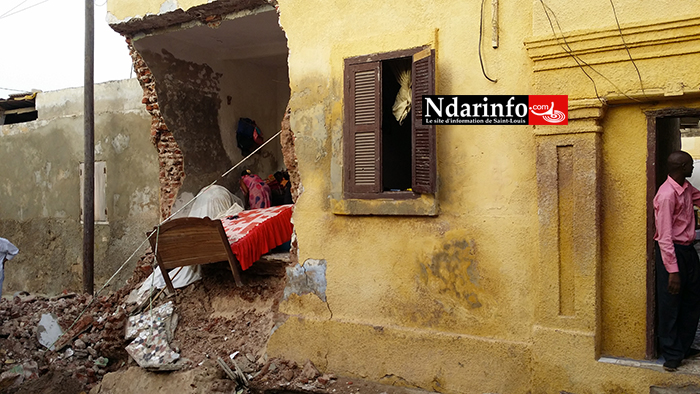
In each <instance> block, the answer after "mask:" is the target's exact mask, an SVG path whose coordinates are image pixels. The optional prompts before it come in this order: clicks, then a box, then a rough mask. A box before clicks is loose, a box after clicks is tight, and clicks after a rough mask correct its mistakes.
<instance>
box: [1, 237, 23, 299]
mask: <svg viewBox="0 0 700 394" xmlns="http://www.w3.org/2000/svg"><path fill="white" fill-rule="evenodd" d="M17 253H19V249H18V248H17V247H16V246H15V245H13V244H12V242H10V241H8V240H7V239H5V238H0V295H2V282H3V281H4V280H5V262H6V261H9V260H12V258H13V257H15V256H16V255H17Z"/></svg>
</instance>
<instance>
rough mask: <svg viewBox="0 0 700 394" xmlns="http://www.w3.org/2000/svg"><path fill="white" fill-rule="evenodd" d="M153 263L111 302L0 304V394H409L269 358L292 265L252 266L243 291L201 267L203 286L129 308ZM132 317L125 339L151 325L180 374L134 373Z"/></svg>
mask: <svg viewBox="0 0 700 394" xmlns="http://www.w3.org/2000/svg"><path fill="white" fill-rule="evenodd" d="M153 262H154V259H153V255H152V254H150V253H148V254H146V255H145V256H144V257H143V258H142V259H141V260H140V261H139V263H138V264H137V266H136V268H135V270H134V274H133V276H132V277H131V278H130V279H129V281H128V282H127V285H126V286H124V287H122V288H121V289H119V290H117V291H115V292H113V293H112V294H110V295H108V296H99V297H97V298H95V299H93V297H91V296H86V295H80V294H73V293H66V294H61V295H60V296H56V297H44V296H41V295H28V294H18V295H17V296H16V297H14V298H12V299H2V300H0V394H5V393H7V394H25V393H32V394H37V393H38V394H43V393H47V394H48V393H51V394H77V393H80V392H88V391H89V392H90V393H91V394H98V393H110V394H119V393H134V392H149V393H151V394H158V393H168V392H182V393H192V394H196V393H237V394H241V393H275V392H276V393H281V392H309V393H319V394H320V393H326V394H330V393H333V394H351V393H357V392H358V390H357V389H358V388H360V387H362V392H363V393H381V392H385V393H387V394H392V393H396V394H398V393H407V391H405V390H406V389H403V390H404V391H400V389H401V388H398V387H397V388H393V387H391V386H389V387H388V388H387V386H381V385H376V384H372V383H369V382H361V381H359V380H355V379H345V378H342V377H336V376H335V375H333V374H323V373H321V371H319V369H318V368H316V366H314V365H313V364H312V363H310V362H307V363H303V364H301V365H298V364H296V363H294V362H292V361H287V360H280V359H268V357H267V355H266V346H267V341H268V339H269V336H270V333H271V332H272V329H273V327H274V326H275V325H276V324H278V323H279V322H280V321H282V320H283V319H284V318H285V316H283V315H281V314H279V313H278V312H277V310H278V303H279V301H280V300H281V299H282V298H283V295H284V288H285V268H286V266H287V265H288V262H275V261H267V262H265V263H261V264H255V265H253V267H251V268H250V269H249V270H246V272H245V276H244V279H245V282H246V283H245V285H244V286H243V287H236V286H235V284H234V282H233V277H232V276H231V275H230V272H228V264H227V263H225V262H224V263H218V264H207V265H204V266H202V280H199V281H197V282H195V283H192V284H191V285H189V286H187V287H185V288H182V289H177V290H176V294H174V295H172V296H166V295H165V294H163V293H162V292H161V293H159V292H157V291H150V292H148V295H149V297H150V298H147V299H146V300H145V301H143V300H141V301H142V302H140V303H129V302H127V298H128V295H129V294H130V293H131V292H132V290H134V289H136V288H137V287H138V286H140V284H141V283H143V280H144V279H145V278H146V277H147V276H148V275H149V274H151V273H152V272H153V268H152V267H153ZM83 311H84V313H83ZM170 311H172V314H171V312H170ZM161 312H163V313H161ZM81 313H82V315H81ZM154 313H155V315H156V316H159V318H162V319H163V320H162V322H163V324H162V325H159V324H160V323H157V324H155V325H154V324H153V322H152V321H150V322H147V318H146V317H147V316H153V314H154ZM45 314H49V315H50V314H53V316H55V318H54V319H55V320H56V321H57V323H58V326H60V329H61V330H62V331H63V332H64V334H63V335H62V336H60V337H59V338H58V340H57V341H56V342H55V344H54V350H50V349H49V348H48V347H46V346H45V345H42V343H41V342H40V341H39V338H40V335H39V334H40V333H39V332H40V331H42V330H44V329H46V325H45V324H44V325H42V327H44V328H40V326H39V322H40V321H41V318H42V315H45ZM168 315H170V316H177V318H176V322H174V321H172V318H171V321H170V323H167V320H168V319H167V316H168ZM134 316H136V317H134ZM130 317H131V324H130V325H129V332H130V335H129V336H128V337H129V338H132V337H134V335H139V334H135V332H138V330H134V328H135V327H136V328H138V326H139V324H138V322H139V321H140V322H141V323H142V325H141V328H142V329H145V330H149V329H150V330H152V329H153V328H154V327H155V331H159V332H160V333H161V334H164V335H163V336H164V338H165V340H166V341H167V343H168V344H167V347H165V346H163V347H162V348H160V349H158V350H166V351H168V349H169V351H171V352H173V353H175V354H179V360H180V361H178V363H177V364H179V365H178V367H179V368H181V369H180V370H179V371H177V372H166V373H162V372H159V373H152V372H149V371H147V370H145V369H143V368H141V367H139V366H138V365H139V363H138V362H137V361H135V360H134V358H132V357H130V356H129V354H128V353H127V350H125V349H126V348H127V346H128V345H129V343H130V342H131V340H130V339H126V338H127V336H126V333H127V324H128V322H129V319H130ZM161 330H162V331H161ZM141 332H143V331H141ZM42 341H43V340H42ZM43 342H44V343H45V344H47V345H49V346H50V344H49V342H48V341H43ZM151 350H153V349H151ZM147 354H151V357H153V355H152V353H149V352H143V355H144V356H143V358H144V359H145V357H146V355H147ZM171 357H172V358H173V359H175V358H178V357H174V356H173V355H172V354H171ZM135 358H136V359H138V358H139V357H138V355H136V356H135ZM218 360H221V362H223V363H225V365H226V368H223V366H222V365H221V364H220V363H217V361H218ZM142 361H143V360H142ZM146 361H148V360H146ZM161 367H162V366H159V367H158V368H161ZM227 370H228V371H227ZM229 373H230V374H231V375H233V378H234V379H231V377H230V376H227V374H229ZM373 385H374V386H373ZM375 386H376V387H375ZM396 390H399V391H396Z"/></svg>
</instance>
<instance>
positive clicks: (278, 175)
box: [273, 171, 294, 205]
mask: <svg viewBox="0 0 700 394" xmlns="http://www.w3.org/2000/svg"><path fill="white" fill-rule="evenodd" d="M273 176H274V177H275V182H276V183H277V184H278V185H279V187H278V190H277V195H276V196H274V194H275V192H274V191H273V200H275V199H276V200H277V203H276V204H273V205H285V204H294V200H292V184H291V182H289V173H288V172H287V171H277V172H275V174H274V175H273ZM274 197H276V198H274Z"/></svg>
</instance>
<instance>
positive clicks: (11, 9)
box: [0, 0, 29, 18]
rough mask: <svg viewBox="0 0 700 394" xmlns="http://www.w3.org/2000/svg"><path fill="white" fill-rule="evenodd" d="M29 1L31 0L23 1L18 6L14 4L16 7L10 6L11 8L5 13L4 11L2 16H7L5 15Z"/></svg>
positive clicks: (0, 16)
mask: <svg viewBox="0 0 700 394" xmlns="http://www.w3.org/2000/svg"><path fill="white" fill-rule="evenodd" d="M27 1H29V0H24V1H23V2H21V3H19V4H17V5H16V6H14V7H12V8H10V9H9V10H7V11H5V13H4V14H2V15H0V18H2V17H3V16H5V15H7V14H9V13H10V12H12V11H14V10H16V9H17V7H19V6H21V5H22V4H24V3H26V2H27Z"/></svg>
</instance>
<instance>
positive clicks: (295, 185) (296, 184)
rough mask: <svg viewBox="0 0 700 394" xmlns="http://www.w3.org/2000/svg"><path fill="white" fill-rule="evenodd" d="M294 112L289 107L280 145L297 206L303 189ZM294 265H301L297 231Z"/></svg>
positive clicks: (293, 243)
mask: <svg viewBox="0 0 700 394" xmlns="http://www.w3.org/2000/svg"><path fill="white" fill-rule="evenodd" d="M291 113H292V110H291V109H290V108H289V106H287V109H286V110H285V111H284V118H283V119H282V125H281V126H282V133H281V134H280V145H282V156H283V157H284V165H285V167H287V172H288V173H289V181H290V182H291V183H292V201H294V203H295V204H296V202H297V199H298V198H299V195H301V193H302V191H303V188H302V187H301V177H300V176H299V169H298V168H297V165H298V162H297V154H296V150H295V148H294V140H295V138H296V137H295V136H294V132H293V131H292V128H291V126H290V125H289V116H290V115H291ZM289 255H290V257H291V261H292V263H295V264H297V263H299V244H298V242H297V235H296V231H295V232H294V234H292V249H291V250H290V251H289Z"/></svg>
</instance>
